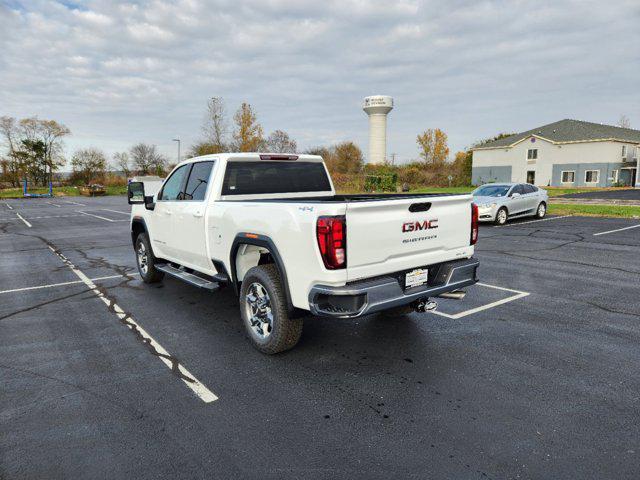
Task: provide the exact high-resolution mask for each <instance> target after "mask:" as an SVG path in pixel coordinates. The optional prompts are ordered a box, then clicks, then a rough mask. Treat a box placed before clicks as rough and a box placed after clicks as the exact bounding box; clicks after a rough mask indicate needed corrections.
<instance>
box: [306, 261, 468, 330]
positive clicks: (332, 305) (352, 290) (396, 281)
mask: <svg viewBox="0 0 640 480" xmlns="http://www.w3.org/2000/svg"><path fill="white" fill-rule="evenodd" d="M479 265H480V262H478V260H476V259H475V258H469V259H464V260H453V261H451V262H444V263H439V264H436V265H430V266H428V267H427V268H428V269H429V281H428V283H427V284H426V285H421V286H419V287H414V288H408V289H404V280H403V279H404V274H405V273H406V272H405V271H402V272H396V273H392V274H389V275H385V276H382V277H376V278H373V279H365V280H358V281H355V282H350V283H347V284H346V285H344V286H342V287H331V286H325V285H316V286H314V287H313V288H312V289H311V291H310V292H309V310H311V313H313V314H314V315H322V316H331V317H339V318H353V317H359V316H361V315H366V314H368V313H373V312H379V311H381V310H386V309H388V308H393V307H400V306H402V305H407V304H409V303H411V302H414V301H416V300H418V299H421V298H425V297H433V296H437V295H440V294H441V293H445V292H451V291H453V290H457V289H459V288H462V287H466V286H468V285H473V284H474V283H476V282H477V281H478V277H477V270H478V266H479Z"/></svg>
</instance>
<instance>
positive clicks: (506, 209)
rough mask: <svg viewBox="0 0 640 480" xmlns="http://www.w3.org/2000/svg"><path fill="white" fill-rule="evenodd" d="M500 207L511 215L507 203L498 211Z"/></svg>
mask: <svg viewBox="0 0 640 480" xmlns="http://www.w3.org/2000/svg"><path fill="white" fill-rule="evenodd" d="M500 209H504V211H505V212H507V215H509V209H508V208H507V207H506V206H505V205H502V206H501V207H500V208H499V209H498V211H500Z"/></svg>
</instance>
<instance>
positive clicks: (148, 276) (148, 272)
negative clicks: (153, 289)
mask: <svg viewBox="0 0 640 480" xmlns="http://www.w3.org/2000/svg"><path fill="white" fill-rule="evenodd" d="M136 264H137V265H138V272H139V273H140V277H141V278H142V281H143V282H144V283H156V282H159V281H160V280H162V277H164V272H161V271H160V270H158V269H157V268H156V257H155V256H154V255H153V250H151V243H150V242H149V237H147V234H146V233H144V232H143V233H141V234H140V235H138V238H137V239H136Z"/></svg>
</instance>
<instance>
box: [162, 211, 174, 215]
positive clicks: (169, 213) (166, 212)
mask: <svg viewBox="0 0 640 480" xmlns="http://www.w3.org/2000/svg"><path fill="white" fill-rule="evenodd" d="M164 213H165V214H166V215H171V214H172V213H173V212H172V211H171V210H165V211H164Z"/></svg>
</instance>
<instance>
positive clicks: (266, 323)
mask: <svg viewBox="0 0 640 480" xmlns="http://www.w3.org/2000/svg"><path fill="white" fill-rule="evenodd" d="M265 293H266V297H265V296H264V294H265ZM261 295H262V296H261ZM253 298H255V299H256V301H255V302H254V301H253V300H252V299H253ZM265 298H266V300H265ZM269 313H270V314H271V316H270V317H269ZM240 315H241V316H242V323H243V324H244V326H245V330H246V332H247V336H248V337H249V339H250V340H251V343H253V345H254V346H255V347H256V348H257V349H258V350H260V351H261V352H262V353H266V354H269V355H273V354H275V353H279V352H284V351H285V350H289V349H291V348H293V347H294V346H295V345H296V344H297V343H298V341H299V340H300V336H301V335H302V318H291V317H290V315H289V311H288V308H287V297H286V294H285V290H284V287H283V286H282V282H281V280H280V273H279V272H278V268H277V267H276V266H275V265H273V264H268V265H258V266H257V267H253V268H251V269H250V270H249V271H248V272H247V273H246V274H245V276H244V279H243V280H242V286H241V287H240Z"/></svg>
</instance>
